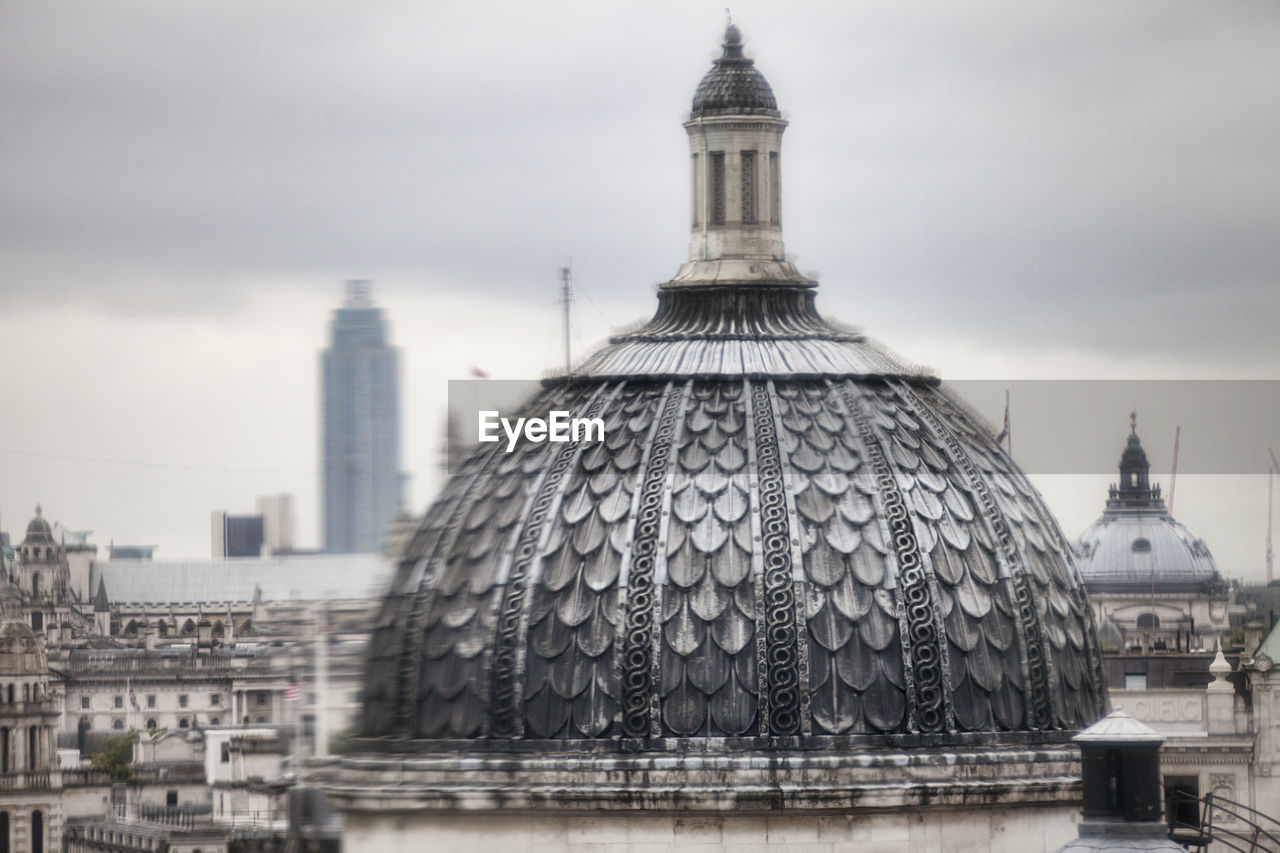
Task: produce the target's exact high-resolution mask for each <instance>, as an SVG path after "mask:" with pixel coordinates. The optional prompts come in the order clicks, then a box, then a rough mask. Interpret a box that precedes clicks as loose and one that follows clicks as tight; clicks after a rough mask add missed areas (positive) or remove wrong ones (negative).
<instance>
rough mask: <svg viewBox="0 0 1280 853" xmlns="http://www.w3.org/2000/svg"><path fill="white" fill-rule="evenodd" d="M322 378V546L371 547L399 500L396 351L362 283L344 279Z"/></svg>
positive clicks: (336, 550)
mask: <svg viewBox="0 0 1280 853" xmlns="http://www.w3.org/2000/svg"><path fill="white" fill-rule="evenodd" d="M320 378H321V402H320V406H321V413H320V414H321V427H320V430H321V436H320V469H321V478H322V481H321V500H322V504H323V508H322V509H321V527H322V530H323V536H324V549H325V550H326V551H328V552H329V553H333V554H352V553H366V552H373V551H377V550H378V545H379V542H380V540H381V536H382V531H383V528H384V527H385V526H386V525H387V523H388V522H389V521H391V520H392V519H393V518H395V515H396V512H397V510H398V509H399V506H400V480H399V468H400V355H399V353H398V352H397V351H396V350H395V349H394V348H392V347H390V346H388V345H387V324H386V321H385V320H384V318H383V315H382V309H381V308H378V307H376V306H375V305H374V304H373V300H372V298H371V296H370V293H369V283H368V282H367V281H348V282H347V294H346V301H345V302H344V304H343V306H342V307H341V308H339V309H337V310H336V311H334V312H333V322H332V324H331V327H330V341H329V348H328V349H326V350H325V351H324V352H323V353H322V354H321V356H320Z"/></svg>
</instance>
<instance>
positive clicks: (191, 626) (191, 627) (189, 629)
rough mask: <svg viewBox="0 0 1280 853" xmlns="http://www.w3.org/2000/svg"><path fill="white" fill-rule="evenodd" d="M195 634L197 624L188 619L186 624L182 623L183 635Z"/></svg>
mask: <svg viewBox="0 0 1280 853" xmlns="http://www.w3.org/2000/svg"><path fill="white" fill-rule="evenodd" d="M195 632H196V623H195V622H193V621H191V620H190V619H188V620H187V621H186V622H183V623H182V633H184V634H194V633H195Z"/></svg>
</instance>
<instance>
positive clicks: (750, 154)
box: [668, 24, 812, 286]
mask: <svg viewBox="0 0 1280 853" xmlns="http://www.w3.org/2000/svg"><path fill="white" fill-rule="evenodd" d="M684 127H685V130H686V131H688V133H689V149H690V152H691V159H690V164H691V169H692V186H693V192H692V223H691V224H692V235H691V239H690V241H689V262H688V263H687V264H685V265H684V266H683V267H681V269H680V271H679V272H678V273H677V274H676V276H675V278H674V279H673V280H672V281H671V282H670V283H669V285H668V286H670V285H700V284H709V283H743V282H763V283H777V282H780V281H786V282H792V283H795V284H806V285H807V284H812V282H811V281H809V280H808V279H806V278H805V277H804V276H802V275H800V274H799V273H798V272H797V271H796V270H795V268H794V267H793V266H791V265H790V264H788V263H786V261H785V258H784V251H783V244H782V159H781V158H782V132H783V131H784V130H786V128H787V122H786V121H784V120H783V118H782V116H781V114H780V113H779V112H778V105H777V102H776V101H775V100H774V97H773V90H772V89H771V88H770V87H769V83H768V81H766V80H765V79H764V75H763V74H761V73H760V72H759V71H758V70H757V69H756V67H755V63H754V61H753V60H751V59H748V58H747V57H746V56H744V55H743V52H742V33H741V32H740V31H739V30H738V28H737V27H736V26H734V25H732V24H730V25H729V27H728V29H727V30H725V34H724V55H723V56H721V57H720V58H719V59H717V60H715V62H714V64H713V65H712V68H711V70H710V71H709V72H707V75H706V76H705V77H703V78H702V82H701V83H699V84H698V90H697V92H696V94H695V95H694V97H693V111H692V113H691V114H690V117H689V121H687V122H685V125H684Z"/></svg>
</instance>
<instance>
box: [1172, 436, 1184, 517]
mask: <svg viewBox="0 0 1280 853" xmlns="http://www.w3.org/2000/svg"><path fill="white" fill-rule="evenodd" d="M1181 437H1182V426H1181V425H1179V426H1178V428H1177V429H1176V430H1174V431H1173V471H1172V472H1171V473H1170V474H1169V515H1173V490H1174V487H1176V486H1177V485H1178V439H1179V438H1181Z"/></svg>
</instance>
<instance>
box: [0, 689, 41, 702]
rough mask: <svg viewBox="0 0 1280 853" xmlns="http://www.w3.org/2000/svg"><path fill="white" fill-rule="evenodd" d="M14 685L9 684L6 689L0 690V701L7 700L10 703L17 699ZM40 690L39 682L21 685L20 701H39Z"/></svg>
mask: <svg viewBox="0 0 1280 853" xmlns="http://www.w3.org/2000/svg"><path fill="white" fill-rule="evenodd" d="M14 687H15V686H14V685H12V684H10V685H8V687H7V688H6V689H3V690H0V702H8V703H9V704H10V705H12V704H13V703H14V702H15V701H16V700H17V695H18V693H17V690H15V689H14ZM41 695H43V694H42V691H41V689H40V685H39V684H24V685H22V701H23V702H39V701H40V697H41Z"/></svg>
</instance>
